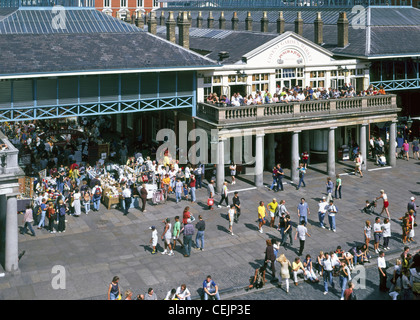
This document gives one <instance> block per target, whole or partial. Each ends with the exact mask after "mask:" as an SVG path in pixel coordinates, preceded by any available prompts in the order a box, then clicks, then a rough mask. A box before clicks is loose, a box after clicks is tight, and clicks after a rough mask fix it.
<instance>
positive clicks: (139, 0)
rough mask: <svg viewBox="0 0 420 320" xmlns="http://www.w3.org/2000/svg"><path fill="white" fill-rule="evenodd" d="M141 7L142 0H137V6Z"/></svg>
mask: <svg viewBox="0 0 420 320" xmlns="http://www.w3.org/2000/svg"><path fill="white" fill-rule="evenodd" d="M141 7H143V0H137V8H141Z"/></svg>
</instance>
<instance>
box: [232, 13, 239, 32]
mask: <svg viewBox="0 0 420 320" xmlns="http://www.w3.org/2000/svg"><path fill="white" fill-rule="evenodd" d="M238 24H239V18H238V13H237V12H236V11H235V12H234V13H233V16H232V30H238Z"/></svg>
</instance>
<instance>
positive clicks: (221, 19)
mask: <svg viewBox="0 0 420 320" xmlns="http://www.w3.org/2000/svg"><path fill="white" fill-rule="evenodd" d="M219 29H226V18H225V13H224V12H223V11H222V12H220V17H219Z"/></svg>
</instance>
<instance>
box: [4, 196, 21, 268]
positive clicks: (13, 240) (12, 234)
mask: <svg viewBox="0 0 420 320" xmlns="http://www.w3.org/2000/svg"><path fill="white" fill-rule="evenodd" d="M4 260H5V263H4V269H5V271H7V272H14V271H17V270H18V269H19V265H18V221H17V199H16V196H10V197H8V198H7V216H6V248H5V259H4Z"/></svg>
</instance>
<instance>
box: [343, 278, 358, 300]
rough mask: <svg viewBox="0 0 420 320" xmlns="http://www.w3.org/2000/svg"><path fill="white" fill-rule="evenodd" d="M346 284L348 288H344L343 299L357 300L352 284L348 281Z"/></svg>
mask: <svg viewBox="0 0 420 320" xmlns="http://www.w3.org/2000/svg"><path fill="white" fill-rule="evenodd" d="M347 286H348V288H347V289H346V290H344V300H357V299H356V295H355V294H354V292H353V288H354V284H353V283H352V282H351V281H349V282H348V283H347Z"/></svg>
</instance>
